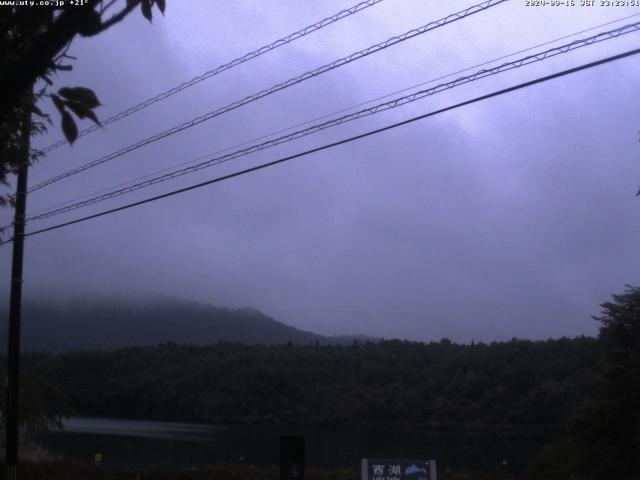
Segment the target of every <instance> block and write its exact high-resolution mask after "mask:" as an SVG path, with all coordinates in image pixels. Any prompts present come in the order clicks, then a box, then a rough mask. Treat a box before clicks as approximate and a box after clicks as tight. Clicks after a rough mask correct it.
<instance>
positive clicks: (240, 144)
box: [2, 13, 640, 228]
mask: <svg viewBox="0 0 640 480" xmlns="http://www.w3.org/2000/svg"><path fill="white" fill-rule="evenodd" d="M639 15H640V13H634V14H632V15H627V16H626V17H621V18H618V19H616V20H611V21H609V22H605V23H601V24H598V25H595V26H593V27H589V28H586V29H584V30H580V31H577V32H573V33H570V34H568V35H563V36H561V37H556V38H554V39H553V40H548V41H546V42H543V43H539V44H537V45H533V46H531V47H528V48H525V49H523V50H518V51H517V52H511V53H508V54H506V55H502V56H500V57H497V58H493V59H491V60H486V61H484V62H482V63H477V64H475V65H472V66H470V67H466V68H464V69H461V70H457V71H455V72H452V73H448V74H446V75H441V76H439V77H436V78H432V79H431V80H427V81H425V82H420V83H418V84H414V85H411V86H409V87H405V88H402V89H400V90H394V91H393V92H390V93H387V94H385V95H382V96H379V97H376V98H372V99H370V100H366V101H364V102H360V103H357V104H354V105H350V106H348V107H344V108H341V109H339V110H335V111H333V112H330V113H326V114H323V115H320V116H318V117H314V118H312V119H310V120H305V121H304V122H300V123H296V124H294V125H291V126H289V127H286V128H282V129H279V130H276V131H274V132H270V133H267V134H265V135H260V136H259V137H254V138H251V139H248V140H245V141H243V142H240V143H236V144H234V145H231V146H229V147H225V148H223V149H219V150H216V151H215V152H211V153H208V154H205V155H200V156H198V157H196V158H192V159H190V160H187V161H184V162H180V163H178V164H175V165H173V166H171V167H167V168H162V169H160V170H155V171H153V172H151V173H148V174H146V175H142V176H139V177H135V178H132V179H130V180H127V181H124V182H121V183H118V184H116V185H111V186H110V187H106V188H102V189H100V190H98V191H94V192H91V193H88V194H86V195H81V196H79V197H74V198H71V199H69V200H66V201H64V202H60V203H57V204H54V205H51V206H49V207H44V208H40V209H38V210H35V211H33V212H31V213H30V215H31V218H33V217H34V216H35V215H37V214H39V213H41V212H48V211H51V210H53V209H57V208H59V207H63V206H67V205H70V204H75V203H77V202H78V201H80V200H83V199H85V198H89V197H93V196H96V195H98V194H101V193H103V192H108V191H110V190H112V189H114V188H118V187H124V186H127V185H131V184H133V183H134V182H137V181H138V180H144V179H148V178H151V177H153V176H154V175H157V174H159V173H164V172H168V171H170V170H175V169H177V168H178V167H181V166H183V165H189V164H192V163H196V162H198V161H199V160H204V159H205V158H208V157H210V156H212V155H218V154H221V153H224V152H228V151H229V150H233V149H234V148H238V147H243V146H245V145H250V144H251V143H254V142H257V141H260V140H264V139H266V138H270V137H273V136H275V135H278V134H280V133H284V132H288V131H291V130H293V129H295V128H298V127H302V126H304V125H309V124H310V123H313V122H317V121H319V120H324V119H325V118H329V117H332V116H334V115H337V114H339V113H343V112H348V111H349V110H353V109H355V108H358V107H362V106H364V105H368V104H370V103H373V102H376V101H378V100H384V99H385V98H389V97H391V96H393V95H397V94H399V93H404V92H407V91H409V90H413V89H414V88H417V87H422V86H424V85H428V84H431V83H434V82H437V81H438V80H443V79H445V78H448V77H452V76H453V75H458V74H460V73H465V72H468V71H470V70H473V69H474V68H479V67H483V66H485V65H490V64H492V63H495V62H497V61H500V60H504V59H506V58H509V57H513V56H514V55H518V54H521V53H526V52H530V51H531V50H534V49H536V48H540V47H544V46H546V45H551V44H553V43H556V42H559V41H560V40H566V39H567V38H571V37H575V36H576V35H580V34H582V33H586V32H591V31H593V30H596V29H598V28H602V27H605V26H608V25H612V24H614V23H619V22H622V21H624V20H628V19H630V18H633V17H637V16H639ZM9 226H10V225H7V226H5V227H2V228H8V227H9Z"/></svg>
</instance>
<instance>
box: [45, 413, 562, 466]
mask: <svg viewBox="0 0 640 480" xmlns="http://www.w3.org/2000/svg"><path fill="white" fill-rule="evenodd" d="M281 435H302V436H304V437H305V438H306V461H307V465H309V466H316V467H323V468H337V467H350V468H356V469H357V468H359V465H360V459H361V458H363V457H370V458H374V457H377V458H425V459H426V458H434V459H436V461H437V462H438V466H439V468H447V467H450V468H452V469H455V470H456V471H461V470H471V471H476V472H478V471H482V472H485V473H491V472H496V471H498V470H499V469H500V468H501V467H500V465H501V463H502V462H503V460H504V459H506V460H507V462H508V465H509V467H508V468H509V469H510V470H513V471H515V472H517V471H521V470H522V469H523V468H524V467H525V466H526V465H527V464H528V463H529V461H530V460H531V459H532V458H533V457H534V456H535V454H536V452H537V451H538V449H539V448H540V447H541V446H542V445H544V444H545V443H547V442H548V441H550V440H551V438H550V437H549V436H540V435H530V434H527V435H522V434H518V435H514V434H487V433H482V434H480V433H456V434H451V433H448V434H442V433H438V432H427V431H419V430H414V431H407V430H405V429H400V428H398V429H394V428H385V429H372V428H365V427H357V428H356V427H349V428H347V427H342V428H335V427H334V428H320V427H308V428H307V427H295V428H294V427H286V426H282V425H277V426H254V425H249V426H216V425H207V424H196V423H175V422H156V421H142V420H122V419H107V418H87V417H71V418H69V419H68V420H67V421H66V422H65V429H64V431H61V432H53V433H48V434H45V435H41V436H40V437H38V441H39V442H40V443H41V444H42V445H43V446H44V447H45V448H46V449H47V450H48V451H50V452H51V453H53V454H56V455H59V456H62V457H66V458H72V459H75V460H80V461H92V460H93V458H94V454H95V453H102V454H103V464H105V465H113V466H116V465H117V466H140V467H144V466H165V465H166V466H197V465H204V464H214V463H250V464H256V465H277V464H278V459H279V439H280V436H281Z"/></svg>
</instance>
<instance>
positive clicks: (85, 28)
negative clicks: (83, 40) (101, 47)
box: [77, 9, 102, 37]
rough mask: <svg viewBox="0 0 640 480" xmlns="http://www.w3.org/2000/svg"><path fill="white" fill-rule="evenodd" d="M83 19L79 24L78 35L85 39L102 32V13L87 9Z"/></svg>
mask: <svg viewBox="0 0 640 480" xmlns="http://www.w3.org/2000/svg"><path fill="white" fill-rule="evenodd" d="M85 10H86V11H85V12H84V15H83V16H82V19H81V20H80V22H79V23H78V27H77V28H78V33H79V34H80V35H82V36H83V37H90V36H92V35H95V34H96V33H98V32H99V31H100V27H101V26H102V18H101V17H100V13H98V12H97V11H95V10H89V9H85Z"/></svg>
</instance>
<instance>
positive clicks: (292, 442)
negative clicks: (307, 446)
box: [280, 436, 305, 480]
mask: <svg viewBox="0 0 640 480" xmlns="http://www.w3.org/2000/svg"><path fill="white" fill-rule="evenodd" d="M304 443H305V442H304V437H288V436H283V437H280V480H304Z"/></svg>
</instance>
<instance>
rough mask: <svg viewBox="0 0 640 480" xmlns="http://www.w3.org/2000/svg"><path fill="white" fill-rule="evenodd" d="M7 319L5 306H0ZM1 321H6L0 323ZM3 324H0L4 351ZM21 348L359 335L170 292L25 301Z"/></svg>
mask: <svg viewBox="0 0 640 480" xmlns="http://www.w3.org/2000/svg"><path fill="white" fill-rule="evenodd" d="M0 311H1V312H2V314H3V318H4V319H5V322H6V318H7V313H8V307H7V305H6V304H3V305H2V306H1V307H0ZM5 325H6V323H5ZM6 335H7V329H6V328H2V329H0V351H6ZM21 335H22V349H23V350H25V351H51V352H61V351H66V350H113V349H116V348H121V347H130V346H148V345H158V344H160V343H167V342H175V343H184V344H193V345H207V344H212V343H217V342H221V341H224V342H239V343H244V344H249V345H253V344H264V345H275V344H284V343H288V342H292V343H294V344H301V345H303V344H308V343H315V342H318V343H319V344H333V343H336V344H339V343H351V342H352V341H353V340H355V339H369V340H372V339H371V338H369V337H363V336H349V335H343V336H336V337H328V336H324V335H318V334H315V333H313V332H308V331H304V330H298V329H296V328H294V327H291V326H289V325H285V324H284V323H281V322H278V321H277V320H275V319H273V318H271V317H269V316H267V315H265V314H264V313H262V312H260V311H258V310H256V309H253V308H249V307H248V308H240V309H230V308H221V307H216V306H212V305H204V304H200V303H197V302H194V301H189V300H184V299H178V298H173V297H164V296H163V297H155V298H153V299H151V300H145V301H139V300H138V301H131V300H114V299H110V300H91V301H88V300H67V301H59V300H58V301H56V300H49V301H43V300H39V301H31V302H25V304H24V306H23V315H22V334H21Z"/></svg>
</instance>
